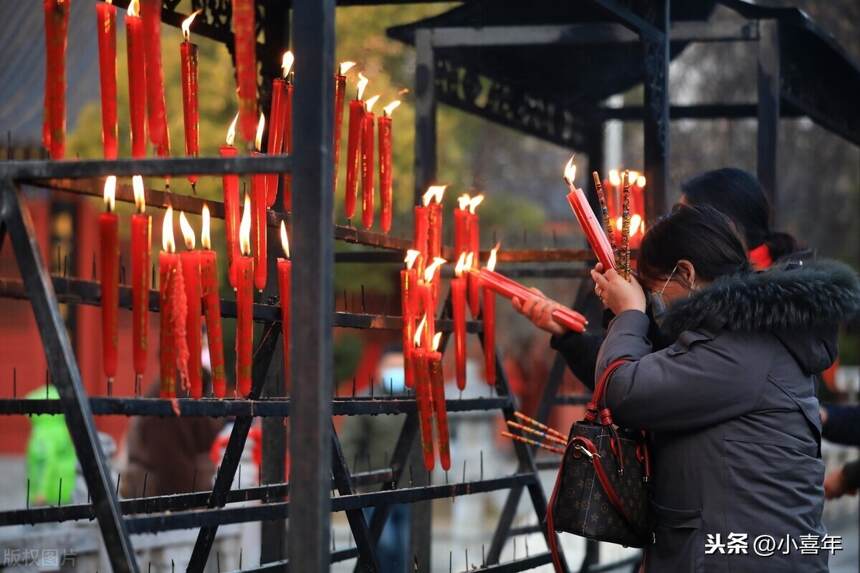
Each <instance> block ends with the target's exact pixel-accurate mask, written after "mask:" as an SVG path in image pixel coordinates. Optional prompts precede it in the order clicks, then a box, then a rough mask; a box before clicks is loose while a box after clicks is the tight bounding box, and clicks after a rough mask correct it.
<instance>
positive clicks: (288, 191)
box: [272, 81, 293, 212]
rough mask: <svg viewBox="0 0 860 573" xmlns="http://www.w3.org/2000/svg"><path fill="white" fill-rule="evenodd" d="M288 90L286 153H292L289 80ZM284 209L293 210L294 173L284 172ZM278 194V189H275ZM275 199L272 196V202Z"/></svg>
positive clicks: (285, 103) (291, 104)
mask: <svg viewBox="0 0 860 573" xmlns="http://www.w3.org/2000/svg"><path fill="white" fill-rule="evenodd" d="M285 87H286V91H285V92H284V111H283V112H282V115H283V116H284V153H286V154H290V153H292V152H293V83H292V82H291V81H287V85H286V86H285ZM283 179H284V199H283V201H284V211H285V212H290V211H292V210H293V179H292V174H290V173H285V174H284V177H283ZM275 195H277V191H275ZM274 201H275V199H274V197H273V198H272V203H274Z"/></svg>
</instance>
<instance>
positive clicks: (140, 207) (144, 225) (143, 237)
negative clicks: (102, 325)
mask: <svg viewBox="0 0 860 573" xmlns="http://www.w3.org/2000/svg"><path fill="white" fill-rule="evenodd" d="M131 183H132V188H133V190H134V205H135V209H136V211H137V212H136V213H135V214H134V215H132V216H131V314H132V327H131V330H132V348H133V362H134V374H135V388H137V390H140V389H141V382H142V380H143V375H144V373H145V372H146V355H147V352H148V350H149V344H148V340H147V339H148V337H149V249H150V241H151V236H152V219H150V217H149V215H147V214H146V197H145V196H144V189H143V177H141V176H140V175H135V176H134V177H132V178H131Z"/></svg>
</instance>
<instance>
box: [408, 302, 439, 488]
mask: <svg viewBox="0 0 860 573" xmlns="http://www.w3.org/2000/svg"><path fill="white" fill-rule="evenodd" d="M429 322H432V320H431V321H428V320H427V315H426V314H425V315H424V318H422V319H421V322H419V323H418V327H417V328H416V329H415V338H414V341H413V344H414V348H413V349H412V359H413V361H414V367H415V385H416V386H415V399H416V402H417V403H418V422H419V426H420V428H421V451H422V452H423V457H424V467H425V468H426V469H427V471H430V470H432V469H433V466H434V464H435V462H436V460H435V457H436V456H435V453H434V447H433V394H432V390H431V388H430V372H429V371H428V366H427V350H424V349H423V348H421V340H422V338H423V336H422V335H423V334H424V333H425V332H426V330H427V329H426V326H427V324H429Z"/></svg>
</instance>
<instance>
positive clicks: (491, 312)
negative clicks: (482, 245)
mask: <svg viewBox="0 0 860 573" xmlns="http://www.w3.org/2000/svg"><path fill="white" fill-rule="evenodd" d="M488 265H489V263H488ZM483 291H484V307H483V311H482V318H483V322H484V379H485V380H486V381H487V384H489V385H491V386H495V384H496V293H495V292H494V291H493V289H491V288H487V287H484V289H483Z"/></svg>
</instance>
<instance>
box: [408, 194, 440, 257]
mask: <svg viewBox="0 0 860 573" xmlns="http://www.w3.org/2000/svg"><path fill="white" fill-rule="evenodd" d="M435 194H436V191H435V190H433V189H432V188H430V189H428V190H427V191H425V192H424V195H422V196H421V204H420V205H415V207H414V208H413V211H412V213H413V221H414V224H413V231H412V232H413V238H412V248H413V249H415V250H416V251H418V252H419V253H421V257H420V258H419V259H418V273H419V274H420V273H421V272H422V271H423V270H424V265H425V263H426V262H427V260H428V256H429V255H428V250H427V235H428V233H429V231H428V229H429V226H430V218H429V215H430V209H429V205H430V202H431V201H432V200H433V196H434V195H435Z"/></svg>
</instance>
